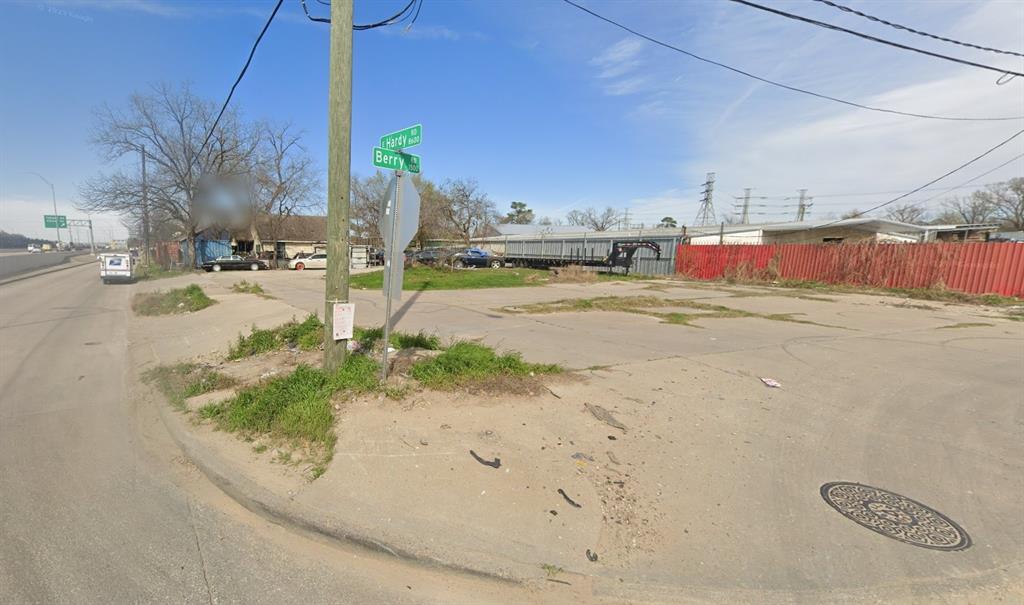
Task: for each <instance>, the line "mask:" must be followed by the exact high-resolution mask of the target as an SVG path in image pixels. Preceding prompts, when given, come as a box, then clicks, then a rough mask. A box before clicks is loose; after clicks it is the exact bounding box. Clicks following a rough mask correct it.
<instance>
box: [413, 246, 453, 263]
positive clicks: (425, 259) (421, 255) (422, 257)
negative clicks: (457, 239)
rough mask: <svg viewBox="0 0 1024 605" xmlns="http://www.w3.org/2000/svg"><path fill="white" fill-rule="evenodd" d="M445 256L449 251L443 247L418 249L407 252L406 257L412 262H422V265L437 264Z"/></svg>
mask: <svg viewBox="0 0 1024 605" xmlns="http://www.w3.org/2000/svg"><path fill="white" fill-rule="evenodd" d="M445 256H447V253H446V252H445V251H444V250H442V249H441V248H427V249H426V250H417V251H415V252H413V253H412V254H407V255H406V258H407V259H408V260H409V261H410V262H414V263H420V264H421V265H436V264H437V263H438V262H440V261H442V260H444V258H445Z"/></svg>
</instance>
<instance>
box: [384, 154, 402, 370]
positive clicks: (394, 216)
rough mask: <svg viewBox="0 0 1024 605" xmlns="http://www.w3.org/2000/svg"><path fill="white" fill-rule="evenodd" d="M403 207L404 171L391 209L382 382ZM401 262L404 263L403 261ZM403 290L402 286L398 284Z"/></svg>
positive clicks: (397, 174)
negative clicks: (399, 216)
mask: <svg viewBox="0 0 1024 605" xmlns="http://www.w3.org/2000/svg"><path fill="white" fill-rule="evenodd" d="M401 207H402V171H401V170H396V171H395V206H394V208H392V209H391V237H389V238H388V239H389V240H391V241H389V242H388V253H387V256H386V257H385V262H386V263H387V267H386V270H387V276H388V283H387V289H386V292H385V298H386V299H387V300H386V301H385V302H384V359H383V363H382V364H381V368H380V377H381V380H387V379H388V347H389V346H390V341H391V298H392V297H393V295H394V288H395V259H396V257H397V256H398V255H397V254H396V252H397V251H396V250H395V244H396V242H397V241H398V225H399V223H398V211H399V208H401ZM399 262H402V261H401V260H400V261H399ZM398 287H399V288H401V287H402V284H398Z"/></svg>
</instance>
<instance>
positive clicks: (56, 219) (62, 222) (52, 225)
mask: <svg viewBox="0 0 1024 605" xmlns="http://www.w3.org/2000/svg"><path fill="white" fill-rule="evenodd" d="M43 228H44V229H67V228H68V217H67V216H65V215H63V214H44V215H43Z"/></svg>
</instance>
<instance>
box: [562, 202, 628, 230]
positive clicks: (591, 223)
mask: <svg viewBox="0 0 1024 605" xmlns="http://www.w3.org/2000/svg"><path fill="white" fill-rule="evenodd" d="M565 222H567V223H569V224H570V225H578V226H580V227H586V228H587V229H592V230H594V231H607V230H609V229H611V228H612V227H613V226H614V225H615V224H616V223H617V222H619V213H618V212H616V211H615V209H614V208H612V207H610V206H609V207H607V208H605V209H604V210H602V211H600V212H599V211H598V210H597V209H595V208H585V209H583V210H571V211H569V213H568V214H566V215H565Z"/></svg>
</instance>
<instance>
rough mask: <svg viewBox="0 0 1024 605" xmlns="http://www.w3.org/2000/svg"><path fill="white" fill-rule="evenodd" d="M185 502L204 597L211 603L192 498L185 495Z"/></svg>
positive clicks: (204, 560)
mask: <svg viewBox="0 0 1024 605" xmlns="http://www.w3.org/2000/svg"><path fill="white" fill-rule="evenodd" d="M185 504H186V505H187V506H188V522H189V525H190V526H191V527H192V537H193V538H195V542H196V553H197V554H198V555H199V568H200V569H201V570H202V571H203V584H205V585H206V598H207V600H208V601H209V602H210V605H213V591H212V590H211V589H210V578H209V576H208V575H207V573H206V558H205V557H203V548H202V546H200V545H199V530H198V529H197V528H196V518H195V513H194V512H193V511H192V498H189V497H187V496H186V497H185Z"/></svg>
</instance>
